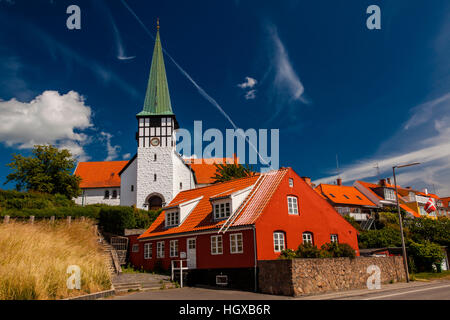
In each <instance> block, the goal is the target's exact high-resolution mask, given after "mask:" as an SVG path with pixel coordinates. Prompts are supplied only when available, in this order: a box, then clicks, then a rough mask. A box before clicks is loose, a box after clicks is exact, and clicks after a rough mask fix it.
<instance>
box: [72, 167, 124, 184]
mask: <svg viewBox="0 0 450 320" xmlns="http://www.w3.org/2000/svg"><path fill="white" fill-rule="evenodd" d="M127 163H128V161H100V162H79V163H78V166H77V168H76V169H75V172H74V175H77V176H79V177H81V182H80V188H107V187H120V177H119V171H120V170H122V168H123V167H124V166H125V165H126V164H127Z"/></svg>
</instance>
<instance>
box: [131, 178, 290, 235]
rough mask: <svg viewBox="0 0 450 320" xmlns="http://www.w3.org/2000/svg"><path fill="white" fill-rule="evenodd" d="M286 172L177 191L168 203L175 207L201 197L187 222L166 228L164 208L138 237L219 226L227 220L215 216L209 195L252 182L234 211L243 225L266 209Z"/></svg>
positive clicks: (234, 219) (213, 195)
mask: <svg viewBox="0 0 450 320" xmlns="http://www.w3.org/2000/svg"><path fill="white" fill-rule="evenodd" d="M286 172H287V169H280V170H277V171H273V172H269V173H265V174H257V175H255V176H252V177H246V178H240V179H235V180H232V181H227V182H223V183H216V184H212V185H209V186H206V187H200V188H197V189H191V190H186V191H182V192H180V193H178V194H177V196H176V197H175V198H174V199H173V200H172V201H171V202H170V204H168V206H167V207H173V206H176V205H179V204H181V203H183V202H186V201H190V200H193V199H197V198H199V197H202V198H201V199H200V201H199V202H198V204H197V205H196V207H195V208H194V209H193V210H192V212H191V213H190V214H189V216H188V217H187V218H186V219H185V220H184V222H183V223H182V224H181V225H179V226H177V227H172V228H166V227H165V211H163V212H161V214H160V215H159V216H158V218H156V220H155V221H154V222H153V223H152V225H151V226H150V227H149V228H148V230H147V231H145V232H144V233H143V234H142V235H141V236H140V237H139V239H144V238H150V237H157V236H164V235H171V234H178V233H187V232H195V231H202V230H207V229H218V228H220V227H222V226H223V224H224V223H225V222H226V221H227V220H219V221H215V220H213V216H212V205H211V202H210V199H211V198H214V197H217V196H218V195H219V196H220V195H221V194H226V195H227V194H231V193H234V192H237V191H239V190H243V189H246V188H248V187H250V186H253V188H252V190H251V192H250V193H249V195H248V196H247V198H246V199H245V200H244V201H243V203H242V204H241V206H240V208H238V209H237V211H235V212H236V217H235V218H233V220H232V223H231V225H232V226H242V225H249V224H252V223H254V222H255V221H256V219H257V218H258V216H259V214H260V213H261V212H262V211H263V210H262V209H264V208H265V206H266V204H267V202H268V200H269V199H270V198H271V197H272V195H273V192H274V191H275V189H276V188H277V187H278V184H279V182H280V181H281V179H282V177H283V176H284V175H285V174H286ZM258 186H260V187H258ZM230 221H231V220H230Z"/></svg>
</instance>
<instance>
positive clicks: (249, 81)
mask: <svg viewBox="0 0 450 320" xmlns="http://www.w3.org/2000/svg"><path fill="white" fill-rule="evenodd" d="M257 83H258V81H257V80H256V79H253V78H251V77H245V82H243V83H240V84H238V87H239V88H242V89H247V88H249V89H251V88H253V87H254V86H255V85H256V84H257Z"/></svg>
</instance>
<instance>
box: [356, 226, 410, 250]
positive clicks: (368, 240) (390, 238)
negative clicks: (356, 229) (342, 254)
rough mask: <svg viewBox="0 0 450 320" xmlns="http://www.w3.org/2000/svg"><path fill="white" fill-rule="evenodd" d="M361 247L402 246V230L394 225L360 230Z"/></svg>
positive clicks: (359, 240)
mask: <svg viewBox="0 0 450 320" xmlns="http://www.w3.org/2000/svg"><path fill="white" fill-rule="evenodd" d="M358 242H359V247H360V248H361V249H365V248H385V247H399V246H401V242H402V241H401V236H400V230H398V229H396V228H393V227H386V228H384V229H381V230H368V231H364V232H360V234H359V235H358Z"/></svg>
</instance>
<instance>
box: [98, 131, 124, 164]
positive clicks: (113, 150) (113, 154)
mask: <svg viewBox="0 0 450 320" xmlns="http://www.w3.org/2000/svg"><path fill="white" fill-rule="evenodd" d="M100 134H101V136H102V138H103V140H104V141H105V142H106V151H107V152H108V155H107V157H106V158H105V161H112V160H115V159H117V157H118V156H119V152H120V146H118V145H115V146H113V145H112V144H111V139H112V137H113V135H112V134H110V133H107V132H100Z"/></svg>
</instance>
